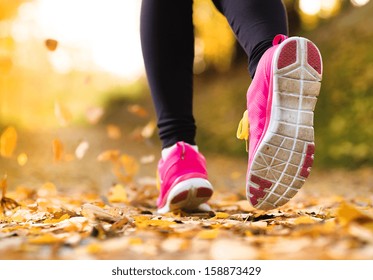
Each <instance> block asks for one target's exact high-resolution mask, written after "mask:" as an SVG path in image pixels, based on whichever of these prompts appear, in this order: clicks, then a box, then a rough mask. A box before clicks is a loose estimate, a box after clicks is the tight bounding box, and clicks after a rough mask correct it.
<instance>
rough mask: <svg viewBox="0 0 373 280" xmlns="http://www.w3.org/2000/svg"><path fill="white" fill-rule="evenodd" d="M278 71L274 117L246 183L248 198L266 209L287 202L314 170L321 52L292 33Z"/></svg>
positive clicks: (280, 53) (281, 52)
mask: <svg viewBox="0 0 373 280" xmlns="http://www.w3.org/2000/svg"><path fill="white" fill-rule="evenodd" d="M273 71H274V77H273V79H274V89H273V90H274V93H273V102H272V114H271V121H270V124H269V127H268V130H267V131H266V133H265V135H264V138H263V140H262V142H261V143H260V145H259V148H258V149H257V151H256V154H255V155H254V160H253V162H252V165H251V169H250V172H249V176H248V180H249V181H248V184H247V186H248V187H247V193H248V199H249V200H250V201H251V203H252V205H253V206H254V207H256V208H259V209H264V210H267V209H273V208H277V207H279V206H282V205H284V204H285V203H287V202H288V201H289V200H290V199H291V198H292V197H294V195H296V193H297V192H298V190H299V189H300V188H301V187H302V185H303V184H304V182H305V180H306V179H307V177H308V176H309V174H310V171H311V167H312V164H313V159H314V152H315V144H314V129H313V115H314V113H313V111H314V109H315V106H316V102H317V96H318V95H319V92H320V86H321V78H322V60H321V55H320V53H319V51H318V49H317V47H316V46H315V45H314V44H313V43H312V42H310V41H309V40H307V39H305V38H300V37H293V38H290V39H288V40H286V41H285V42H284V43H283V45H282V46H280V47H279V48H278V52H277V56H276V54H275V59H274V70H273Z"/></svg>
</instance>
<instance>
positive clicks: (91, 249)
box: [87, 243, 102, 254]
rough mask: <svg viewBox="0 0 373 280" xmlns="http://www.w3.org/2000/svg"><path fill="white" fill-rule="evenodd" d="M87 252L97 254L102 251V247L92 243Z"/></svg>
mask: <svg viewBox="0 0 373 280" xmlns="http://www.w3.org/2000/svg"><path fill="white" fill-rule="evenodd" d="M87 251H88V253H90V254H97V253H100V252H101V251H102V246H101V244H99V243H91V244H89V245H88V246H87Z"/></svg>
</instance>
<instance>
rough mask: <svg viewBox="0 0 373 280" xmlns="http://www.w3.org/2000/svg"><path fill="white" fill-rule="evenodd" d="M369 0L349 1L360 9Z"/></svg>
mask: <svg viewBox="0 0 373 280" xmlns="http://www.w3.org/2000/svg"><path fill="white" fill-rule="evenodd" d="M369 1H370V0H351V3H352V5H354V6H357V7H361V6H364V5H366V4H368V3H369Z"/></svg>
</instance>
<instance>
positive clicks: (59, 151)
mask: <svg viewBox="0 0 373 280" xmlns="http://www.w3.org/2000/svg"><path fill="white" fill-rule="evenodd" d="M52 151H53V159H54V161H55V162H58V161H61V160H62V159H63V156H64V148H63V144H62V142H61V140H59V139H54V140H53V143H52Z"/></svg>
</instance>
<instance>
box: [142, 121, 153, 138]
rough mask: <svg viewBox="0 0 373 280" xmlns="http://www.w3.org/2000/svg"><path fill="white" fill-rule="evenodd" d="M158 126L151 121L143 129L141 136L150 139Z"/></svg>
mask: <svg viewBox="0 0 373 280" xmlns="http://www.w3.org/2000/svg"><path fill="white" fill-rule="evenodd" d="M156 127H157V125H156V123H155V122H154V121H150V122H149V123H148V124H147V125H146V126H145V127H144V128H143V129H142V130H141V136H142V137H144V138H146V139H148V138H150V137H152V136H153V134H154V131H155V128H156Z"/></svg>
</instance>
